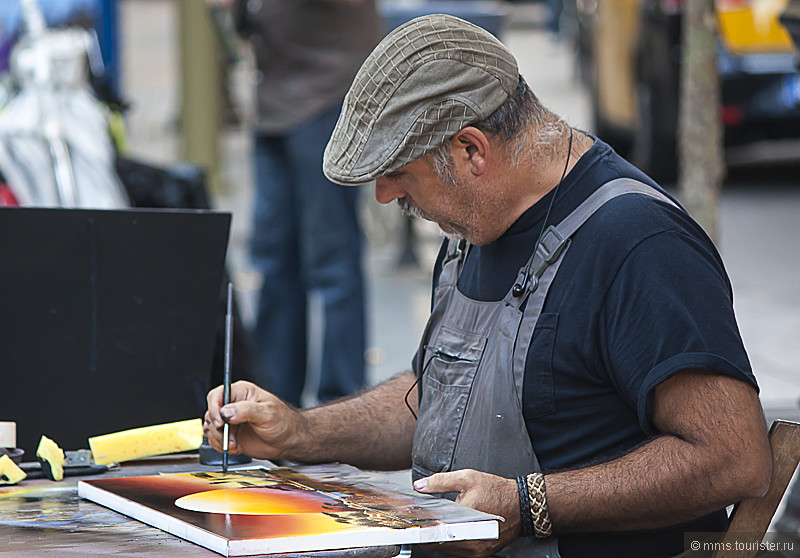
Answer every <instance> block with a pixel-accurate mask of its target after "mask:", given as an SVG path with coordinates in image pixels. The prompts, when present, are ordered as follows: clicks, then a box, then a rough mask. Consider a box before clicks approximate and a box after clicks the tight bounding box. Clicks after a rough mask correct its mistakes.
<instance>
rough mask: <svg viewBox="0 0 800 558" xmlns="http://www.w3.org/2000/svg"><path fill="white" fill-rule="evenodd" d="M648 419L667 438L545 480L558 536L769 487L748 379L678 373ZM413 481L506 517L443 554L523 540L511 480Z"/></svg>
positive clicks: (439, 477) (715, 506)
mask: <svg viewBox="0 0 800 558" xmlns="http://www.w3.org/2000/svg"><path fill="white" fill-rule="evenodd" d="M653 420H654V423H655V426H656V427H657V428H658V429H659V430H660V431H661V432H663V433H664V435H663V436H660V437H658V438H655V439H654V440H651V441H650V442H648V443H647V444H645V445H643V446H642V447H640V448H638V449H636V450H634V451H633V452H631V453H629V454H627V455H625V456H624V457H621V458H619V459H616V460H614V461H610V462H608V463H603V464H601V465H597V466H594V467H588V468H585V469H578V470H574V471H568V472H563V473H555V474H549V475H546V476H545V484H546V492H547V503H548V508H549V511H550V516H551V519H552V521H553V529H554V531H555V532H556V533H558V532H562V533H563V532H573V531H615V530H616V531H623V530H637V529H651V528H658V527H665V526H667V525H673V524H676V523H681V522H684V521H688V520H690V519H693V518H696V517H700V516H702V515H704V514H706V513H709V512H712V511H715V510H719V509H721V508H723V507H725V506H727V505H729V504H732V503H734V502H737V501H739V500H743V499H745V498H752V497H757V496H761V495H763V494H764V492H766V490H767V487H768V484H769V478H770V473H771V465H772V462H771V454H770V450H769V442H768V439H767V431H766V425H765V424H764V415H763V412H762V410H761V403H760V402H759V400H758V396H757V395H756V392H755V389H753V388H752V387H751V386H750V385H748V384H745V383H744V382H740V381H738V380H734V379H732V378H728V377H725V376H717V375H712V374H704V373H702V372H695V371H685V372H681V373H679V374H677V375H676V376H675V377H673V378H672V379H670V380H668V381H666V382H664V383H663V384H662V385H661V386H659V387H658V388H656V394H655V399H654V409H653ZM414 486H415V488H417V490H419V491H420V492H424V493H428V494H440V493H443V492H457V493H458V498H457V500H456V501H458V502H462V503H464V504H465V505H467V506H470V507H474V508H476V509H479V510H482V511H486V512H489V513H494V514H497V515H500V516H502V517H504V518H505V519H506V522H505V524H504V526H503V528H501V530H500V538H499V539H498V540H497V541H467V542H459V543H447V544H445V545H441V546H438V547H437V551H439V552H443V553H446V554H454V555H459V556H489V555H491V554H492V553H494V552H496V551H497V549H499V548H502V547H503V546H505V545H507V544H508V543H510V542H511V541H512V540H513V539H514V538H516V537H518V536H519V532H520V518H519V505H518V503H517V495H516V492H517V488H516V483H515V482H514V481H513V480H512V479H502V478H500V477H496V476H494V475H489V474H487V473H479V472H477V471H470V470H467V471H456V472H452V473H437V474H435V475H431V476H430V477H428V478H426V479H421V480H419V481H417V482H416V483H415V484H414ZM487 494H489V495H487Z"/></svg>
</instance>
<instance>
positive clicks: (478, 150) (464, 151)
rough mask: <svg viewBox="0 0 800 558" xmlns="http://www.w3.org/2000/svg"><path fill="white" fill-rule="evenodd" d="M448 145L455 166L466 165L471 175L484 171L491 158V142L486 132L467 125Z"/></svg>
mask: <svg viewBox="0 0 800 558" xmlns="http://www.w3.org/2000/svg"><path fill="white" fill-rule="evenodd" d="M450 145H451V153H452V155H453V160H454V161H455V163H456V166H459V167H461V168H465V167H468V168H469V171H470V172H471V173H472V175H473V176H481V175H482V174H483V173H485V172H486V170H487V169H488V166H489V162H490V160H491V144H490V143H489V138H487V137H486V134H484V133H483V132H482V131H480V130H479V129H477V128H475V127H474V126H467V127H466V128H463V129H462V130H461V131H460V132H458V133H457V134H456V135H455V136H453V138H452V140H451V142H450Z"/></svg>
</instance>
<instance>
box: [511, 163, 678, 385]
mask: <svg viewBox="0 0 800 558" xmlns="http://www.w3.org/2000/svg"><path fill="white" fill-rule="evenodd" d="M625 194H640V195H646V196H650V197H652V198H655V199H657V200H660V201H663V202H665V203H668V204H669V205H671V206H673V207H676V208H678V209H681V208H680V206H679V205H678V204H676V203H675V202H674V201H672V200H671V199H670V198H669V197H668V196H666V195H665V194H663V193H662V192H660V191H658V190H656V189H655V188H653V187H652V186H649V185H647V184H644V183H643V182H639V181H638V180H634V179H632V178H617V179H615V180H611V181H609V182H606V183H605V184H603V185H602V186H601V187H600V188H598V189H597V190H595V191H594V192H593V193H592V194H591V195H590V196H589V197H588V198H586V200H584V201H583V203H581V204H580V205H579V206H578V207H577V208H575V210H574V211H573V212H572V213H570V214H569V215H568V216H567V217H566V218H564V220H563V221H561V222H560V223H559V224H558V225H553V226H550V227H548V228H547V230H546V231H545V233H544V234H543V235H542V240H541V241H540V242H539V244H538V245H537V246H536V249H535V250H534V252H533V255H532V256H531V258H530V260H528V263H527V264H526V265H525V266H524V267H523V268H522V269H520V272H519V275H518V276H517V281H516V283H515V284H514V286H513V287H512V288H511V290H510V291H509V293H508V294H507V295H506V302H507V303H510V304H514V305H518V306H517V307H519V306H521V305H522V304H523V303H524V302H525V300H526V299H527V305H526V307H525V313H524V316H523V318H522V323H521V324H520V330H519V334H518V336H517V345H516V346H515V347H514V364H513V366H514V380H515V383H516V387H517V395H518V397H520V399H521V398H522V383H523V379H524V377H525V361H526V359H527V357H528V347H529V346H530V343H531V339H532V337H533V330H534V328H535V327H536V322H537V321H538V320H539V315H540V314H541V312H542V308H543V307H544V302H545V299H546V298H547V292H548V291H549V290H550V284H551V283H552V282H553V278H554V277H555V275H556V272H557V271H558V268H559V266H560V265H561V262H562V261H563V257H564V254H565V253H566V251H567V249H568V248H569V244H570V241H571V238H572V236H573V235H574V234H575V233H576V232H577V230H578V229H579V228H580V227H581V226H582V225H583V224H584V223H585V222H586V221H588V220H589V218H590V217H591V216H592V215H594V213H595V212H596V211H597V210H598V209H600V208H601V207H602V206H603V205H604V204H605V203H607V202H609V201H611V200H613V199H614V198H616V197H619V196H622V195H625ZM681 210H682V209H681Z"/></svg>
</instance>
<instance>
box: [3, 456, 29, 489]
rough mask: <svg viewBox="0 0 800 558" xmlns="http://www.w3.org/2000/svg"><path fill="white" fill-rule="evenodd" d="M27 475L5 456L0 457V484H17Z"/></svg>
mask: <svg viewBox="0 0 800 558" xmlns="http://www.w3.org/2000/svg"><path fill="white" fill-rule="evenodd" d="M26 476H27V475H26V474H25V471H23V470H22V469H20V468H19V467H17V464H16V463H14V462H13V461H11V458H10V457H9V456H7V455H5V454H3V455H2V456H0V484H17V483H18V482H19V481H21V480H22V479H24V478H25V477H26Z"/></svg>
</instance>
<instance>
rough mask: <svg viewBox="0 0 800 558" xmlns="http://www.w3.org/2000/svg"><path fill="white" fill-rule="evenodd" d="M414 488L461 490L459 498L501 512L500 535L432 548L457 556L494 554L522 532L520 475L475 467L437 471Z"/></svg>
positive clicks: (425, 491) (432, 491)
mask: <svg viewBox="0 0 800 558" xmlns="http://www.w3.org/2000/svg"><path fill="white" fill-rule="evenodd" d="M414 489H415V490H417V492H422V493H423V494H444V493H447V492H458V497H457V498H456V502H458V503H459V504H461V505H463V506H467V507H469V508H473V509H476V510H479V511H482V512H486V513H491V514H494V515H499V516H500V517H502V518H504V519H505V521H501V522H500V536H499V538H497V539H495V540H479V541H457V542H450V543H444V544H432V545H426V547H427V548H428V550H432V551H435V552H442V553H444V554H452V555H454V556H469V557H480V556H491V555H492V554H494V553H495V552H496V551H498V550H500V549H501V548H503V547H505V546H506V545H508V544H510V543H511V542H512V541H513V540H514V539H516V538H517V537H519V534H520V517H519V496H518V494H517V481H516V479H505V478H503V477H498V476H495V475H490V474H488V473H481V472H478V471H475V470H472V469H464V470H461V471H453V472H450V473H436V474H434V475H431V476H430V477H427V478H424V479H419V480H418V481H417V482H415V483H414Z"/></svg>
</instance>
